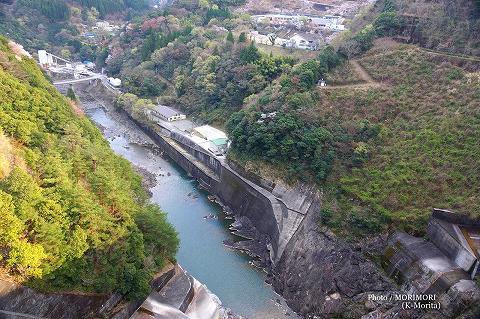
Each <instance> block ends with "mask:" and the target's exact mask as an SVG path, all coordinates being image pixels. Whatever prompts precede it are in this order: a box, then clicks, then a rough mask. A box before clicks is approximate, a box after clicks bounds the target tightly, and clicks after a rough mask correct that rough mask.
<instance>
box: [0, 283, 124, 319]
mask: <svg viewBox="0 0 480 319" xmlns="http://www.w3.org/2000/svg"><path fill="white" fill-rule="evenodd" d="M121 299H122V296H121V295H116V294H114V295H111V296H108V295H96V294H79V293H40V292H38V291H36V290H33V289H30V288H27V287H25V286H20V285H17V284H14V283H12V282H9V281H5V280H0V317H1V318H15V314H23V315H30V316H37V317H42V318H55V319H71V318H97V317H98V316H101V315H103V314H106V313H107V312H108V311H109V310H110V309H111V308H112V307H113V306H115V304H117V303H118V302H119V301H120V300H121Z"/></svg>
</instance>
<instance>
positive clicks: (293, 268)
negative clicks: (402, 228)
mask: <svg viewBox="0 0 480 319" xmlns="http://www.w3.org/2000/svg"><path fill="white" fill-rule="evenodd" d="M318 211H319V206H318V204H317V205H314V206H312V207H311V208H310V209H309V211H308V214H307V216H306V218H305V219H304V220H303V222H302V224H301V225H300V227H299V229H298V230H297V233H296V234H295V235H294V236H293V238H292V239H291V240H290V242H289V244H288V245H287V247H286V249H285V252H284V254H283V256H282V258H281V259H280V261H279V263H278V264H277V265H276V267H275V276H274V280H273V285H274V287H275V290H277V291H278V292H279V293H281V294H282V295H283V296H284V297H285V299H286V300H287V302H288V303H289V305H290V307H292V309H294V310H296V311H298V312H299V313H300V314H302V315H304V316H307V317H309V316H314V315H315V316H318V317H319V318H332V317H335V316H338V317H342V318H344V317H345V318H360V317H361V316H362V315H364V314H366V313H368V312H370V311H371V308H369V307H367V306H368V305H367V306H366V304H365V303H366V301H367V294H368V293H378V292H380V293H381V292H388V291H394V290H396V287H395V285H394V284H393V282H392V281H391V280H390V279H389V278H387V277H386V276H385V275H384V274H383V273H382V271H381V270H379V269H378V268H377V267H376V266H375V265H374V264H373V263H372V262H371V261H369V260H367V259H366V258H365V257H363V256H362V254H361V253H360V252H359V251H356V250H354V249H353V248H352V247H351V246H349V245H347V244H346V243H344V242H342V241H341V240H339V239H338V238H336V237H335V236H334V235H333V234H331V233H330V232H329V231H328V230H326V229H321V228H320V227H319V226H318V222H317V216H319V214H318Z"/></svg>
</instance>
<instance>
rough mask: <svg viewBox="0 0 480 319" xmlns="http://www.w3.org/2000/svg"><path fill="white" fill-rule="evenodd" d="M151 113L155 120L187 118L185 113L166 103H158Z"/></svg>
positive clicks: (168, 120)
mask: <svg viewBox="0 0 480 319" xmlns="http://www.w3.org/2000/svg"><path fill="white" fill-rule="evenodd" d="M150 114H151V116H152V117H153V119H154V120H155V118H156V119H160V120H162V121H167V122H173V121H178V120H184V119H186V118H187V116H186V115H185V114H182V113H180V112H179V111H177V110H175V109H173V108H171V107H169V106H165V105H157V106H156V107H154V108H153V109H152V110H151V111H150Z"/></svg>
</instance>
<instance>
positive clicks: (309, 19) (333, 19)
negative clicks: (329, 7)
mask: <svg viewBox="0 0 480 319" xmlns="http://www.w3.org/2000/svg"><path fill="white" fill-rule="evenodd" d="M252 18H253V19H254V21H255V22H256V23H259V24H270V25H292V26H295V27H297V28H300V27H302V26H308V25H311V26H313V27H324V28H325V29H328V30H333V31H343V30H345V25H343V24H342V23H343V21H344V20H345V19H344V18H342V17H340V16H333V15H326V16H323V17H315V16H306V15H284V14H263V15H255V16H253V17H252Z"/></svg>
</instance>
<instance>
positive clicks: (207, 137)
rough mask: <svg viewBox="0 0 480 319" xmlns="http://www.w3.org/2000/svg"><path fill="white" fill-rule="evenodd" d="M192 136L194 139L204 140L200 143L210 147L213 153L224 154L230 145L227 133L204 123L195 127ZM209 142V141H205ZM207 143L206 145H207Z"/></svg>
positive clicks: (207, 147)
mask: <svg viewBox="0 0 480 319" xmlns="http://www.w3.org/2000/svg"><path fill="white" fill-rule="evenodd" d="M192 137H193V138H194V140H200V141H203V143H202V142H200V143H199V144H201V145H202V144H203V145H202V146H203V147H204V148H206V149H208V150H209V151H210V152H212V153H213V154H215V155H217V156H220V155H224V154H225V152H226V151H227V147H228V137H227V134H225V133H224V132H222V131H220V130H219V129H216V128H214V127H212V126H210V125H203V126H199V127H196V128H194V129H193V131H192ZM205 142H208V143H205ZM205 145H206V146H205Z"/></svg>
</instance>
